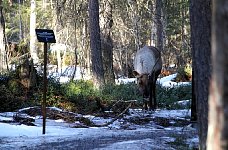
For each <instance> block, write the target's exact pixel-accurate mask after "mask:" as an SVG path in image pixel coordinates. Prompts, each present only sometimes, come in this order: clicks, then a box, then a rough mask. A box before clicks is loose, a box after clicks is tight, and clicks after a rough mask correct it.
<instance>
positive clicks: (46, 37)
mask: <svg viewBox="0 0 228 150" xmlns="http://www.w3.org/2000/svg"><path fill="white" fill-rule="evenodd" d="M36 36H37V40H38V41H39V42H45V43H55V42H56V41H55V34H54V32H53V30H48V29H36Z"/></svg>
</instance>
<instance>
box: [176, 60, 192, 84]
mask: <svg viewBox="0 0 228 150" xmlns="http://www.w3.org/2000/svg"><path fill="white" fill-rule="evenodd" d="M191 80H192V67H191V65H190V64H186V65H185V66H183V67H180V68H179V69H178V71H177V77H176V81H177V82H181V81H191Z"/></svg>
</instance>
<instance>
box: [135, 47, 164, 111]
mask: <svg viewBox="0 0 228 150" xmlns="http://www.w3.org/2000/svg"><path fill="white" fill-rule="evenodd" d="M133 65H134V71H133V75H134V76H135V77H136V78H137V85H138V89H139V91H140V93H141V94H142V96H143V101H144V108H145V110H148V107H149V110H155V109H156V107H157V101H156V95H155V89H156V81H157V78H158V76H159V74H160V73H161V69H162V59H161V52H160V50H158V49H157V48H155V47H153V46H144V47H143V48H141V49H140V50H138V51H137V53H136V55H135V58H134V62H133Z"/></svg>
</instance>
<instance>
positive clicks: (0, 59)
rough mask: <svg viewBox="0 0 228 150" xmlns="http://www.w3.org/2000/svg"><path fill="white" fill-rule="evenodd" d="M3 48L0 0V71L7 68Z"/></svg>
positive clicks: (3, 34) (2, 17)
mask: <svg viewBox="0 0 228 150" xmlns="http://www.w3.org/2000/svg"><path fill="white" fill-rule="evenodd" d="M6 57H7V56H6V48H5V20H4V16H3V6H2V0H0V72H3V71H6V70H7V58H6Z"/></svg>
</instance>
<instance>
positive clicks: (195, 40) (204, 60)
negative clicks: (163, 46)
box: [190, 0, 211, 150]
mask: <svg viewBox="0 0 228 150" xmlns="http://www.w3.org/2000/svg"><path fill="white" fill-rule="evenodd" d="M190 24H191V45H192V57H193V70H194V75H193V76H194V79H193V80H194V82H193V83H194V93H195V95H196V103H197V112H198V115H197V116H198V125H199V141H200V149H201V150H205V149H206V140H207V129H208V94H209V81H210V76H211V0H191V1H190Z"/></svg>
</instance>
